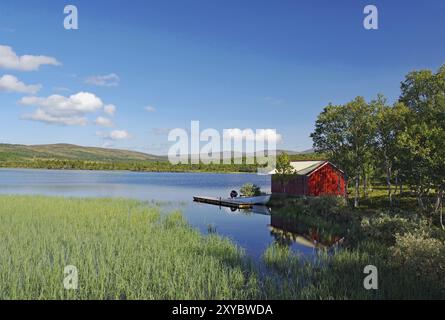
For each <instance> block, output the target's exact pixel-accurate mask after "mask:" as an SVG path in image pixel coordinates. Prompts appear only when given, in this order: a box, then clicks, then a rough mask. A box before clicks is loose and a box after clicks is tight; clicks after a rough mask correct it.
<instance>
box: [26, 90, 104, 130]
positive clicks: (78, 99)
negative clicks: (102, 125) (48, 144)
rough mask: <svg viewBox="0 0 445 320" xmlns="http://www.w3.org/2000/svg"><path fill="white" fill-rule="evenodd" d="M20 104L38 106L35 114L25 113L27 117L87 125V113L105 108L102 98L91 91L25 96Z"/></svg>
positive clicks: (55, 122) (63, 123) (44, 120)
mask: <svg viewBox="0 0 445 320" xmlns="http://www.w3.org/2000/svg"><path fill="white" fill-rule="evenodd" d="M19 103H20V104H22V105H25V106H36V107H38V109H37V110H36V111H35V113H33V114H28V115H25V116H24V118H25V119H29V120H35V121H42V122H46V123H53V124H62V125H85V124H86V123H87V119H86V118H85V115H86V114H88V113H94V112H96V111H98V110H100V109H101V108H103V102H102V100H101V99H100V98H99V97H97V96H95V95H94V94H92V93H89V92H79V93H77V94H73V95H71V96H69V97H65V96H61V95H57V94H55V95H52V96H49V97H36V96H30V97H23V98H22V99H21V100H20V101H19Z"/></svg>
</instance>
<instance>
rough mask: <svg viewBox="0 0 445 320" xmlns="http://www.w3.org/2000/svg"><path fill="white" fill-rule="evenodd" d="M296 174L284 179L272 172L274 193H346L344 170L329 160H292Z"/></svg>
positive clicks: (338, 194)
mask: <svg viewBox="0 0 445 320" xmlns="http://www.w3.org/2000/svg"><path fill="white" fill-rule="evenodd" d="M291 165H292V167H293V168H294V174H293V175H289V176H287V177H285V179H283V178H282V177H280V176H279V175H277V174H274V172H272V193H286V194H290V195H298V196H322V195H337V196H345V195H346V179H345V174H344V172H343V171H341V170H340V169H338V168H337V167H336V166H334V165H333V164H332V163H330V162H329V161H296V162H291Z"/></svg>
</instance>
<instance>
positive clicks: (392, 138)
mask: <svg viewBox="0 0 445 320" xmlns="http://www.w3.org/2000/svg"><path fill="white" fill-rule="evenodd" d="M371 103H372V104H373V105H374V108H375V110H376V137H375V138H376V141H375V151H376V152H375V158H376V162H377V163H379V165H380V167H382V168H383V171H384V173H385V175H386V185H387V190H388V199H389V204H390V206H392V205H393V192H392V179H393V172H394V167H395V166H396V161H397V155H398V151H399V150H398V145H397V139H398V136H399V134H400V133H401V132H402V130H404V129H405V117H406V115H407V114H408V109H407V108H406V106H405V105H404V104H403V103H396V104H395V105H394V106H390V105H388V104H387V100H386V98H385V97H384V96H382V95H379V96H378V97H377V99H376V100H374V101H372V102H371Z"/></svg>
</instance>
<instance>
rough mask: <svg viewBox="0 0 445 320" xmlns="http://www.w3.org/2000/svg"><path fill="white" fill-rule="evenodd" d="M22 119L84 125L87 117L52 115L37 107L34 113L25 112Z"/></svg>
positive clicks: (66, 124)
mask: <svg viewBox="0 0 445 320" xmlns="http://www.w3.org/2000/svg"><path fill="white" fill-rule="evenodd" d="M22 119H25V120H32V121H39V122H44V123H47V124H59V125H65V126H85V125H87V123H88V119H87V118H85V117H81V116H71V117H65V116H54V115H51V114H50V113H48V112H46V111H45V110H43V109H37V110H36V111H35V112H34V113H29V114H25V115H23V116H22Z"/></svg>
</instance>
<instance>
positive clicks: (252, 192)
mask: <svg viewBox="0 0 445 320" xmlns="http://www.w3.org/2000/svg"><path fill="white" fill-rule="evenodd" d="M240 193H241V194H242V195H243V196H246V197H255V196H260V195H261V189H260V187H258V186H257V185H255V184H253V183H246V184H245V185H243V186H242V187H241V189H240Z"/></svg>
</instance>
